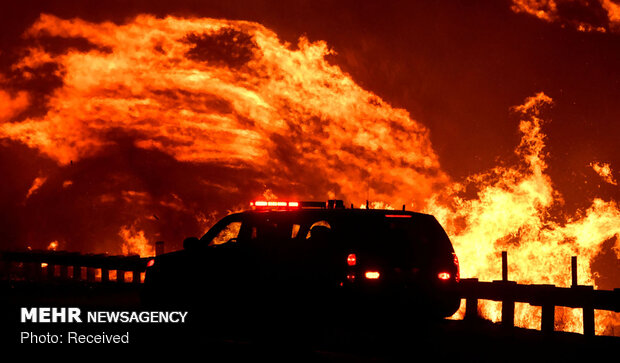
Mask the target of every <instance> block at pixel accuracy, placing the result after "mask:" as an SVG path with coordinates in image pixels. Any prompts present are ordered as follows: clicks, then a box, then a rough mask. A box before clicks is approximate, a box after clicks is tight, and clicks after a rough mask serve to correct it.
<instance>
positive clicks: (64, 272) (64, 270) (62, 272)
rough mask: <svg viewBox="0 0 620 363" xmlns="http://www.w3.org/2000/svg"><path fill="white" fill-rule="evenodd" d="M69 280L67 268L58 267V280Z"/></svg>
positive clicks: (63, 266) (64, 266) (65, 266)
mask: <svg viewBox="0 0 620 363" xmlns="http://www.w3.org/2000/svg"><path fill="white" fill-rule="evenodd" d="M68 278H69V266H67V265H60V279H61V280H67V279H68Z"/></svg>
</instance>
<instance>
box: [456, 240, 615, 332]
mask: <svg viewBox="0 0 620 363" xmlns="http://www.w3.org/2000/svg"><path fill="white" fill-rule="evenodd" d="M571 267H572V286H571V287H557V286H555V285H535V284H532V285H523V284H518V283H516V282H515V281H509V280H508V255H507V253H506V252H502V280H498V281H492V282H483V281H478V279H476V278H473V279H462V280H461V282H460V283H459V285H458V288H457V289H458V291H459V293H460V295H461V297H462V298H464V299H465V318H464V319H466V320H470V319H475V318H477V317H478V300H479V299H482V300H493V301H500V302H501V303H502V321H501V324H502V325H504V326H506V327H514V311H515V303H517V302H520V303H528V304H530V305H533V306H540V307H541V327H540V330H541V331H543V332H547V333H548V332H553V331H554V328H555V307H556V306H563V307H570V308H581V309H582V310H583V334H584V335H586V336H594V335H595V319H594V310H595V309H596V310H608V311H614V312H620V289H614V290H594V287H593V286H584V285H578V284H577V257H575V256H573V257H572V258H571Z"/></svg>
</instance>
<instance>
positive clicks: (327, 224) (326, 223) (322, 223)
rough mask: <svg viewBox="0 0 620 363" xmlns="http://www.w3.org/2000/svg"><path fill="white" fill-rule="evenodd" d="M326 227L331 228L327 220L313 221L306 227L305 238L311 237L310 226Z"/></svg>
mask: <svg viewBox="0 0 620 363" xmlns="http://www.w3.org/2000/svg"><path fill="white" fill-rule="evenodd" d="M319 226H320V227H326V228H329V229H331V228H332V227H331V226H330V225H329V222H327V221H318V222H314V223H312V225H311V226H310V228H309V229H308V234H307V235H306V239H310V238H311V237H312V228H314V227H319Z"/></svg>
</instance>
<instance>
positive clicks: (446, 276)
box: [437, 272, 450, 280]
mask: <svg viewBox="0 0 620 363" xmlns="http://www.w3.org/2000/svg"><path fill="white" fill-rule="evenodd" d="M437 277H439V279H440V280H449V279H450V273H448V272H440V273H439V274H437Z"/></svg>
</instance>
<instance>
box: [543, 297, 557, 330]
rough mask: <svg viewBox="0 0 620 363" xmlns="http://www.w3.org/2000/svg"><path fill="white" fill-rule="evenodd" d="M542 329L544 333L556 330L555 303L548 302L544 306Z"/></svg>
mask: <svg viewBox="0 0 620 363" xmlns="http://www.w3.org/2000/svg"><path fill="white" fill-rule="evenodd" d="M541 315H542V316H541V317H540V330H541V331H542V332H543V333H552V332H553V331H554V330H555V305H553V304H550V303H546V304H544V305H543V306H542V309H541Z"/></svg>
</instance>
